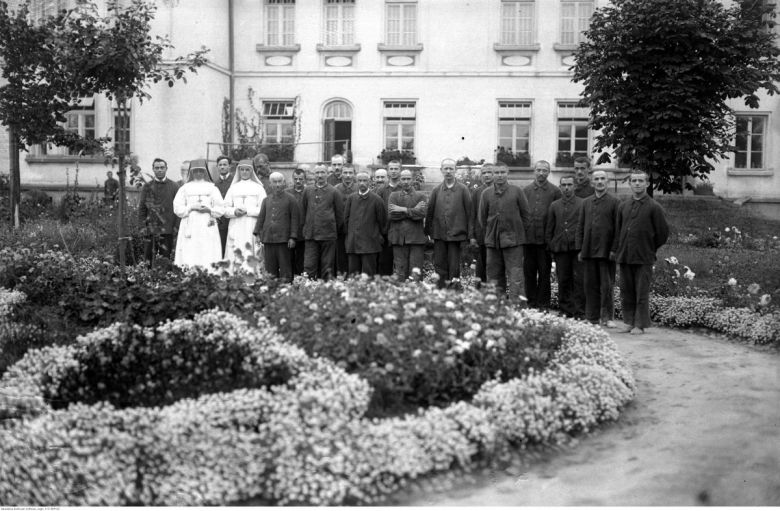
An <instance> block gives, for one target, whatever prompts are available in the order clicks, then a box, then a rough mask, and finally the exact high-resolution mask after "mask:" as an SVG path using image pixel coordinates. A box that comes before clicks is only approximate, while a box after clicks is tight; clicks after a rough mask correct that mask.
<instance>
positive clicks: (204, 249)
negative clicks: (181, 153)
mask: <svg viewBox="0 0 780 511" xmlns="http://www.w3.org/2000/svg"><path fill="white" fill-rule="evenodd" d="M173 212H174V213H175V214H176V215H177V216H178V217H180V218H181V219H182V220H181V223H180V224H179V235H178V237H177V238H176V255H175V257H174V260H173V262H174V264H176V265H177V266H181V267H194V268H204V269H206V270H209V271H216V270H215V269H214V268H212V263H216V262H219V261H220V260H221V259H222V242H221V241H220V239H219V228H218V227H217V222H216V220H215V219H216V218H219V217H221V216H222V214H223V213H224V206H223V203H222V194H220V193H219V189H218V188H217V187H216V186H214V183H213V182H212V181H211V176H210V175H209V170H208V166H207V164H206V160H192V161H191V162H190V168H189V172H188V176H187V181H186V182H185V183H184V184H183V185H182V186H181V187H180V188H179V191H178V192H177V193H176V197H174V199H173Z"/></svg>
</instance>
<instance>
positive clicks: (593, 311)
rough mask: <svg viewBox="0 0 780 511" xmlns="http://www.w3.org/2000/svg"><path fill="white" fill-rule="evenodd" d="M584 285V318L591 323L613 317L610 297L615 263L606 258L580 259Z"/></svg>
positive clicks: (613, 285) (612, 302)
mask: <svg viewBox="0 0 780 511" xmlns="http://www.w3.org/2000/svg"><path fill="white" fill-rule="evenodd" d="M582 264H583V270H584V271H583V284H584V285H585V319H587V320H588V321H590V322H591V323H598V322H599V320H601V321H602V322H604V321H610V320H612V319H613V318H614V317H615V303H614V299H613V297H612V295H613V291H614V288H615V263H614V262H613V261H610V260H609V259H607V258H603V257H599V258H587V259H583V260H582Z"/></svg>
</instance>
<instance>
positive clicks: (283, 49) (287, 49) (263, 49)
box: [255, 44, 301, 53]
mask: <svg viewBox="0 0 780 511" xmlns="http://www.w3.org/2000/svg"><path fill="white" fill-rule="evenodd" d="M255 50H257V52H258V53H298V52H299V51H301V45H300V44H291V45H287V46H266V45H264V44H258V45H256V46H255Z"/></svg>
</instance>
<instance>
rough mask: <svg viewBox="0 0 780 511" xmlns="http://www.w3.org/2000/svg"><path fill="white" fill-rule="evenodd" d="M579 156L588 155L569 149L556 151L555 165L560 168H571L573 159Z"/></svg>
mask: <svg viewBox="0 0 780 511" xmlns="http://www.w3.org/2000/svg"><path fill="white" fill-rule="evenodd" d="M580 156H588V155H587V154H585V153H570V152H569V151H558V153H557V154H556V155H555V166H556V167H561V168H573V167H574V160H576V159H577V158H579V157H580Z"/></svg>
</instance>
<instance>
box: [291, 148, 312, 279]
mask: <svg viewBox="0 0 780 511" xmlns="http://www.w3.org/2000/svg"><path fill="white" fill-rule="evenodd" d="M308 172H309V166H308V165H306V164H305V163H304V164H301V165H298V168H297V169H295V170H294V171H293V175H292V180H293V186H292V188H288V189H287V193H288V194H290V196H291V197H292V198H294V199H295V204H296V205H297V207H298V228H297V230H296V233H297V238H296V240H295V246H294V247H293V248H292V254H291V257H292V266H293V275H300V274H301V273H303V255H304V253H305V251H306V242H305V241H303V192H304V190H306V179H307V174H308Z"/></svg>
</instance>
